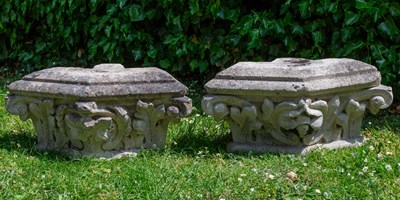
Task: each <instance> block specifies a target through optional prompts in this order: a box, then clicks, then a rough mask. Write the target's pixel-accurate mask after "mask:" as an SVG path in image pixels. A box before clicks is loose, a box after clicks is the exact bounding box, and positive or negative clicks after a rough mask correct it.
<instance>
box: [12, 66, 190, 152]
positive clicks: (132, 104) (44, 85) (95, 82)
mask: <svg viewBox="0 0 400 200" xmlns="http://www.w3.org/2000/svg"><path fill="white" fill-rule="evenodd" d="M8 89H9V91H10V94H9V95H8V96H7V97H6V106H7V110H8V111H9V112H10V113H12V114H15V115H19V116H20V118H21V119H22V120H27V119H32V122H33V124H34V126H35V129H36V132H37V137H38V145H37V147H38V148H39V149H43V150H67V151H68V150H72V149H73V150H74V151H80V152H82V153H84V154H87V153H89V154H90V153H101V152H108V151H124V150H132V149H138V148H142V147H144V148H153V147H157V148H160V147H163V145H164V143H165V139H166V134H167V127H168V124H169V123H170V122H178V121H179V119H180V118H183V117H186V116H187V115H189V114H190V113H191V111H192V102H191V99H189V98H188V97H186V96H185V94H186V92H187V87H186V86H184V85H182V84H181V83H179V82H178V81H177V80H176V79H174V78H173V77H172V76H171V75H169V74H168V73H167V72H165V71H162V70H160V69H157V68H127V69H125V68H124V67H123V66H122V65H120V64H101V65H96V66H95V67H94V68H92V69H83V68H76V67H55V68H50V69H45V70H41V71H38V72H34V73H31V74H29V75H26V76H25V77H24V78H23V79H22V80H19V81H16V82H13V83H11V84H10V85H9V86H8Z"/></svg>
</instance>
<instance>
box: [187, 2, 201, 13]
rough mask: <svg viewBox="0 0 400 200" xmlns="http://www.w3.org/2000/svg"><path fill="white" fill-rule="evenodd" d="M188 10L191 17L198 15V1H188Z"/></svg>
mask: <svg viewBox="0 0 400 200" xmlns="http://www.w3.org/2000/svg"><path fill="white" fill-rule="evenodd" d="M189 9H190V14H192V15H194V14H197V13H200V7H199V1H198V0H190V1H189Z"/></svg>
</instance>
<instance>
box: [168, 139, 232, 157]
mask: <svg viewBox="0 0 400 200" xmlns="http://www.w3.org/2000/svg"><path fill="white" fill-rule="evenodd" d="M231 140H232V139H231V136H230V134H227V135H222V136H217V137H215V138H210V137H204V136H202V135H200V134H196V135H190V134H183V135H180V136H177V137H176V138H174V141H175V142H174V143H173V144H171V145H170V147H169V149H171V150H172V151H173V152H177V153H184V154H187V155H188V156H196V155H197V154H198V153H199V152H200V151H208V153H209V154H216V153H226V146H227V144H228V143H229V142H230V141H231Z"/></svg>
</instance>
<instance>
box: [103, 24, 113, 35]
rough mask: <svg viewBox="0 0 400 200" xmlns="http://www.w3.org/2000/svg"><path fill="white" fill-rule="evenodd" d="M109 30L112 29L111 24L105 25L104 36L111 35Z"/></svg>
mask: <svg viewBox="0 0 400 200" xmlns="http://www.w3.org/2000/svg"><path fill="white" fill-rule="evenodd" d="M111 30H112V26H107V27H106V28H105V29H104V32H105V33H106V36H107V37H110V36H111Z"/></svg>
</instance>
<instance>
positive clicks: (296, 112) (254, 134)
mask: <svg viewBox="0 0 400 200" xmlns="http://www.w3.org/2000/svg"><path fill="white" fill-rule="evenodd" d="M256 99H260V98H252V97H248V98H244V97H240V98H239V97H236V96H232V95H206V96H204V98H203V101H202V108H203V110H204V111H205V113H206V114H208V115H211V116H213V117H214V118H215V120H226V121H227V122H228V124H229V126H230V129H231V131H232V140H233V142H232V143H231V144H230V145H229V146H228V148H229V149H230V150H231V151H261V152H262V151H272V152H288V153H293V152H298V153H304V152H306V151H308V150H310V149H312V148H313V147H317V146H323V147H324V146H325V147H327V148H339V147H343V146H350V145H356V144H359V143H360V142H362V141H363V138H362V136H360V129H361V123H362V119H363V116H364V112H365V111H366V110H370V111H371V112H372V113H373V114H376V113H377V112H378V111H379V109H384V108H387V107H388V106H389V105H390V104H391V103H392V100H393V96H392V92H391V88H390V87H386V86H382V85H381V86H378V87H373V88H369V89H365V90H361V91H358V92H354V93H347V94H341V95H340V94H337V95H333V96H332V97H325V98H307V97H299V98H290V99H287V100H283V101H277V100H272V99H270V98H268V97H264V98H263V99H262V100H258V101H257V100H256Z"/></svg>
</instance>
